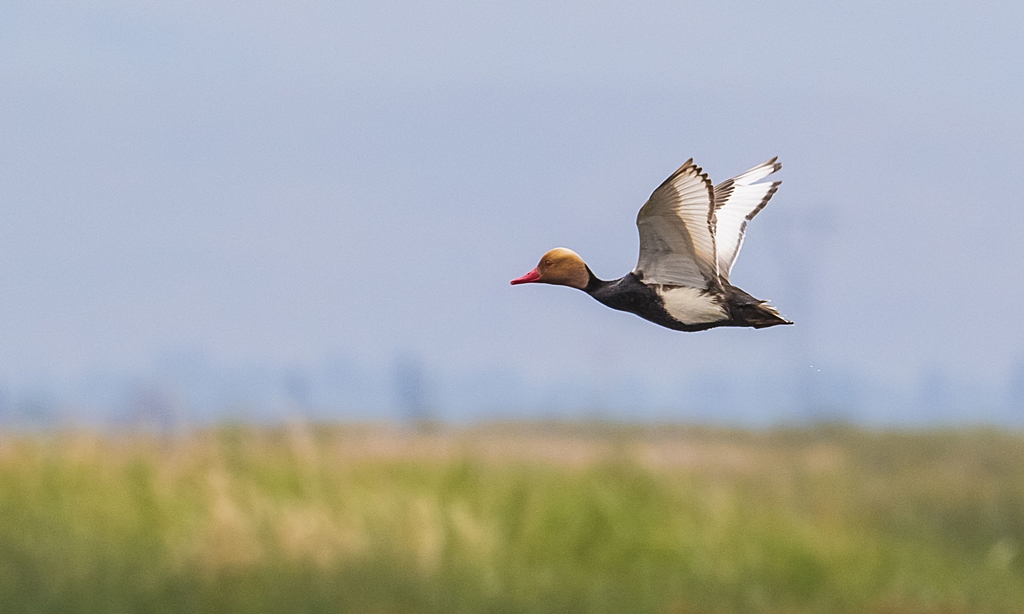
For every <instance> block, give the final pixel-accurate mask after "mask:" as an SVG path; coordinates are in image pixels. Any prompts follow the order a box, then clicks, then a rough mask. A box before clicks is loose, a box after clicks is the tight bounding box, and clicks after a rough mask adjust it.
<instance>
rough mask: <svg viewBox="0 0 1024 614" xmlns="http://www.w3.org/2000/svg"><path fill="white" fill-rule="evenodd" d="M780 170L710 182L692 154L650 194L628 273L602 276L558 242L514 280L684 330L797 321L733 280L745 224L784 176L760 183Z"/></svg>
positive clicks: (769, 165) (775, 165)
mask: <svg viewBox="0 0 1024 614" xmlns="http://www.w3.org/2000/svg"><path fill="white" fill-rule="evenodd" d="M780 168H782V164H780V163H779V162H778V158H772V159H771V160H768V161H767V162H765V163H764V164H761V165H759V166H755V167H754V168H752V169H750V170H749V171H747V172H745V173H743V174H742V175H738V176H736V177H733V178H732V179H728V180H726V181H723V182H722V183H720V184H718V185H717V186H713V185H712V184H711V180H710V179H708V175H707V173H705V172H704V171H703V170H702V169H701V168H700V167H699V166H697V165H695V164H694V163H693V159H692V158H691V159H689V160H687V161H686V163H685V164H683V165H682V166H680V167H679V169H678V170H677V171H676V172H674V173H672V175H670V176H669V178H668V179H666V180H665V182H664V183H662V184H661V185H660V186H658V189H656V190H655V191H654V193H652V194H651V197H650V198H649V199H648V200H647V202H646V203H645V204H644V206H643V207H641V209H640V213H639V214H638V215H637V218H636V225H637V228H638V229H639V230H640V260H639V262H637V264H636V268H635V269H633V271H632V272H631V273H628V274H627V275H626V276H625V277H622V278H619V279H616V280H613V281H604V280H602V279H598V278H597V276H595V275H594V272H593V271H591V270H590V267H588V266H587V265H586V263H585V262H583V259H582V258H580V257H579V255H577V254H576V252H574V251H572V250H571V249H566V248H564V247H556V248H555V249H553V250H551V251H549V252H548V253H546V254H544V256H543V257H542V258H541V259H540V264H538V265H537V267H536V268H534V269H533V270H532V271H530V272H529V273H527V274H526V275H523V276H522V277H519V278H517V279H513V280H512V284H513V285H516V284H528V283H545V284H555V285H560V286H569V287H571V288H578V289H580V290H583V291H584V292H586V293H587V294H589V295H590V296H592V297H594V298H595V299H597V300H598V301H599V302H600V303H602V304H604V305H606V306H608V307H611V308H612V309H618V310H620V311H628V312H630V313H634V314H636V315H638V316H640V317H641V318H644V319H645V320H650V321H651V322H654V323H655V324H660V325H661V326H665V327H667V328H671V329H674V330H681V331H698V330H707V329H709V328H715V327H718V326H752V327H754V328H766V327H769V326H775V325H777V324H792V322H790V321H789V320H786V319H785V318H783V317H782V316H781V315H779V312H778V311H776V310H775V309H774V308H773V307H771V306H769V305H768V302H767V301H762V300H759V299H756V298H754V297H753V296H750V295H749V294H747V293H746V292H744V291H743V290H740V289H739V288H737V287H736V286H733V285H731V284H730V283H729V273H730V272H732V266H733V264H734V263H735V262H736V256H738V255H739V253H740V246H742V245H743V235H744V234H745V232H746V228H747V222H748V221H750V220H752V219H754V216H755V215H757V214H758V212H760V211H761V209H763V208H764V206H765V205H767V204H768V200H769V199H771V197H772V195H773V194H775V191H776V190H778V189H779V184H781V183H782V182H781V181H773V182H771V183H757V182H758V181H760V180H761V179H764V178H765V177H767V176H769V175H771V174H772V173H774V172H775V171H777V170H779V169H780Z"/></svg>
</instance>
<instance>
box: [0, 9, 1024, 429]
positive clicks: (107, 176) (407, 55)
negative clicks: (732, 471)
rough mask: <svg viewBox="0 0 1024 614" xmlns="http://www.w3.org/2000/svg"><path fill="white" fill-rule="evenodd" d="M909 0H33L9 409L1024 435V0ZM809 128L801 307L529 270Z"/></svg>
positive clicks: (796, 265) (789, 252) (628, 233)
mask: <svg viewBox="0 0 1024 614" xmlns="http://www.w3.org/2000/svg"><path fill="white" fill-rule="evenodd" d="M898 4H899V6H893V5H892V3H889V2H857V3H853V2H850V3H843V4H839V3H824V4H813V3H810V4H809V3H802V2H776V3H772V4H771V5H760V6H755V5H754V4H747V3H711V2H708V3H686V4H683V3H675V2H672V3H669V2H665V3H647V4H643V5H636V4H632V3H630V6H626V3H621V4H615V3H595V2H577V3H559V4H558V6H555V5H554V4H553V3H548V2H536V3H509V2H488V3H461V2H453V3H441V2H433V3H417V4H414V3H387V2H367V3H330V2H318V3H314V2H298V3H297V2H274V1H268V2H230V1H229V2H218V3H208V2H188V1H185V2H183V1H178V0H176V1H174V2H171V1H166V2H164V1H160V0H157V1H153V2H116V1H112V2H27V1H17V0H14V1H7V2H4V3H3V4H2V5H0V417H2V418H4V419H6V420H9V421H28V422H32V421H48V420H53V419H71V420H85V421H94V420H103V421H107V420H119V419H131V417H132V416H137V415H142V416H144V417H145V416H151V417H152V416H156V419H159V420H176V421H177V420H204V419H210V418H216V417H222V416H226V415H230V416H234V417H242V418H255V419H261V418H275V417H280V416H291V415H296V414H297V415H310V416H313V417H336V418H348V419H380V418H395V417H401V416H408V415H417V416H425V415H428V416H433V417H437V418H446V419H456V420H458V419H481V418H483V419H487V418H511V417H538V416H543V417H579V416H591V417H598V418H629V417H638V418H642V419H659V420H660V419H671V420H675V419H690V420H705V421H706V420H712V421H728V422H742V423H748V424H765V423H773V422H778V421H792V420H805V419H820V418H829V419H835V418H841V419H847V420H854V421H860V422H866V423H878V422H897V423H922V422H923V423H934V422H950V421H953V422H964V421H966V422H979V421H980V422H998V423H1001V424H1016V425H1019V424H1021V422H1022V421H1024V417H1022V415H1024V321H1022V318H1020V317H1018V315H1017V311H1018V307H1019V306H1020V305H1021V304H1024V284H1021V279H1022V273H1024V258H1021V256H1020V253H1021V250H1022V247H1024V240H1022V239H1021V230H1022V226H1024V225H1022V223H1021V210H1022V205H1024V203H1022V200H1024V198H1022V195H1024V173H1022V172H1021V168H1022V167H1024V138H1022V136H1024V105H1022V104H1021V101H1022V100H1024V46H1022V45H1021V40H1020V33H1021V32H1022V31H1024V4H1021V3H1020V2H1012V1H1007V2H943V3H933V2H927V3H926V2H903V3H898ZM773 155H778V156H779V157H780V159H781V160H782V162H783V163H784V165H785V166H784V169H783V171H782V173H781V176H782V179H783V180H784V183H783V186H782V188H781V190H780V191H779V193H778V194H777V195H776V196H775V198H774V199H773V200H772V202H771V204H770V206H769V207H768V208H767V209H766V210H765V211H764V212H763V213H762V214H761V216H760V217H758V218H757V220H756V222H755V223H754V224H752V226H751V228H750V233H749V235H748V239H747V243H746V245H745V247H744V250H743V252H742V254H741V256H740V260H739V262H738V265H737V267H736V270H735V271H734V274H733V281H734V283H736V284H737V285H739V286H740V287H742V288H744V289H746V290H747V291H749V292H751V293H752V294H754V295H755V296H758V297H763V298H769V299H772V301H773V303H774V304H775V305H776V306H778V307H779V309H780V310H781V312H782V313H783V314H785V315H786V316H788V317H790V318H791V319H793V320H795V321H796V322H797V325H796V326H795V327H778V328H773V329H770V330H764V331H753V330H715V331H709V332H704V333H699V334H680V333H674V332H671V331H667V330H664V329H661V328H658V327H656V326H653V325H651V324H649V323H646V322H644V321H642V320H640V319H638V318H636V317H633V316H631V315H628V314H622V313H618V312H614V311H611V310H608V309H606V308H603V307H602V306H600V305H598V304H597V303H595V302H594V301H593V300H592V299H590V298H589V297H587V296H585V295H584V294H583V293H579V292H571V291H569V290H566V289H563V288H551V287H515V288H513V287H510V286H509V285H508V281H509V280H510V279H511V278H513V277H517V276H519V275H521V274H522V273H524V272H526V271H527V270H529V269H530V268H532V267H533V266H534V265H535V264H536V261H537V259H538V258H539V256H540V255H541V254H542V253H543V252H544V251H545V250H547V249H548V248H551V247H554V246H558V245H564V246H567V247H571V248H573V249H575V250H576V251H578V252H579V253H580V254H581V255H582V256H583V257H584V258H585V259H586V260H587V261H588V263H589V264H590V265H591V267H592V268H593V270H594V271H595V272H596V273H597V274H598V275H600V276H602V277H605V278H613V277H618V276H620V275H622V274H624V273H626V272H627V271H629V270H630V269H631V268H632V267H633V265H634V264H635V262H636V254H637V236H636V229H635V226H634V219H635V215H636V211H637V209H638V208H639V207H640V205H641V204H642V203H643V202H644V200H645V199H646V197H647V196H648V195H649V194H650V192H651V190H652V189H653V188H654V187H656V186H657V185H658V184H659V183H660V182H661V181H662V180H663V179H664V178H665V177H666V176H667V175H668V174H669V173H670V172H671V171H672V170H674V169H675V168H676V167H677V166H678V165H679V164H680V163H682V162H683V161H684V160H686V159H687V158H689V157H691V156H692V157H694V158H695V159H696V160H697V162H698V163H699V164H701V165H702V166H704V168H705V169H706V170H708V171H709V172H710V174H711V176H712V178H713V179H715V180H722V179H726V178H728V177H730V176H732V175H734V174H736V173H739V172H741V171H744V170H746V169H747V168H749V167H751V166H753V165H755V164H757V163H760V162H762V161H764V160H766V159H767V158H769V157H771V156H773ZM166 416H171V418H167V417H166Z"/></svg>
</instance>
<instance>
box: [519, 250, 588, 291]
mask: <svg viewBox="0 0 1024 614" xmlns="http://www.w3.org/2000/svg"><path fill="white" fill-rule="evenodd" d="M529 283H540V284H555V285H558V286H569V287H571V288H579V289H580V290H582V289H584V288H586V287H587V284H588V283H590V271H589V270H588V269H587V265H586V264H585V263H584V262H583V259H582V258H580V257H579V255H578V254H577V253H576V252H574V251H572V250H571V249H566V248H564V247H556V248H555V249H553V250H551V251H549V252H548V253H546V254H544V256H543V257H541V259H540V264H538V265H537V267H536V268H535V269H533V270H532V271H530V272H529V273H527V274H526V275H523V276H522V277H519V278H517V279H513V280H512V285H513V286H514V285H516V284H529Z"/></svg>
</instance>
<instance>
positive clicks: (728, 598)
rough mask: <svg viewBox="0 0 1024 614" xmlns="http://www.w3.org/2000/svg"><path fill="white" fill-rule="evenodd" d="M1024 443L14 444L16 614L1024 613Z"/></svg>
mask: <svg viewBox="0 0 1024 614" xmlns="http://www.w3.org/2000/svg"><path fill="white" fill-rule="evenodd" d="M1022 546H1024V436H1021V435H1019V434H1008V433H1000V432H996V431H984V430H974V431H948V432H928V433H924V432H919V433H909V432H870V431H864V430H857V429H853V428H847V427H819V428H812V429H804V430H775V431H765V432H749V431H738V430H715V429H702V428H685V427H672V426H669V427H659V428H653V427H652V428H629V427H611V426H593V425H592V426H573V425H566V424H535V425H506V426H493V425H492V426H488V427H478V428H467V429H452V430H448V429H445V428H442V427H439V428H437V429H435V430H433V431H427V432H413V431H403V430H400V429H387V428H376V427H373V428H371V427H335V426H331V427H326V426H292V427H287V428H283V427H282V428H279V429H260V428H248V427H246V428H242V427H225V428H221V429H216V430H210V431H199V432H193V433H188V434H183V435H180V436H174V437H161V436H157V435H153V434H145V433H142V434H140V433H134V434H119V435H111V434H106V435H97V434H91V433H85V432H67V433H55V434H8V435H5V436H0V611H2V612H104V613H111V612H222V611H223V612H360V613H362V612H366V613H380V614H385V613H396V614H397V613H416V612H430V613H456V612H466V613H470V612H472V613H477V612H501V613H510V614H511V613H520V612H521V613H542V612H608V613H613V612H614V613H630V612H656V613H666V614H696V613H715V612H779V613H784V612H870V613H878V614H887V613H898V612H934V613H940V612H941V613H959V612H965V613H966V612H1024V553H1022V551H1021V549H1022Z"/></svg>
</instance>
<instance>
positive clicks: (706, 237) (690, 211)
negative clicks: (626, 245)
mask: <svg viewBox="0 0 1024 614" xmlns="http://www.w3.org/2000/svg"><path fill="white" fill-rule="evenodd" d="M713 190H714V189H713V187H712V185H711V180H710V179H708V176H707V173H705V172H704V171H703V170H702V169H701V168H700V167H699V166H697V165H695V164H694V163H693V159H692V158H691V159H689V160H687V161H686V163H685V164H683V165H682V166H680V167H679V169H678V170H677V171H676V172H674V173H672V175H671V176H670V177H669V178H668V179H666V180H665V182H664V183H662V184H661V185H660V186H658V189H657V190H655V191H654V193H653V194H651V197H650V198H649V199H648V200H647V202H646V203H645V204H644V206H643V207H642V208H641V209H640V213H639V214H637V217H636V226H637V228H638V229H639V230H640V260H639V261H638V262H637V264H636V269H634V271H633V272H634V273H636V274H637V275H639V276H640V278H641V279H642V280H643V281H644V282H646V283H652V284H662V285H667V286H689V287H691V288H711V287H719V286H720V284H721V282H720V281H719V280H718V262H717V259H716V256H715V254H716V252H715V209H714V202H715V200H714V199H715V196H714V191H713Z"/></svg>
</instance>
